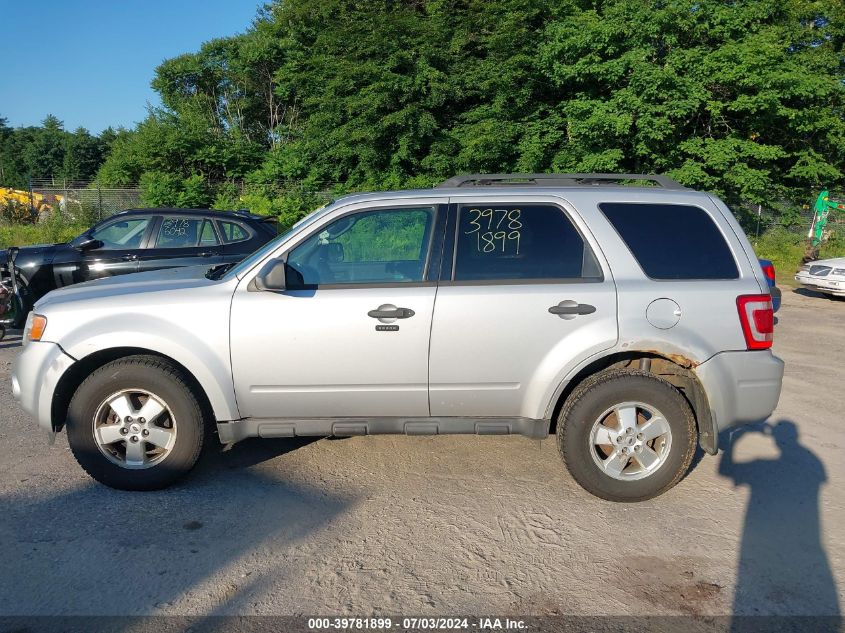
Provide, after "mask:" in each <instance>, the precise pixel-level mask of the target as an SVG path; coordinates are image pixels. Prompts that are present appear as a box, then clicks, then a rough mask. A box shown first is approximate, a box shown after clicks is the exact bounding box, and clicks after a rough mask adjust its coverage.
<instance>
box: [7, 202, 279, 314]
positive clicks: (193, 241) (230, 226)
mask: <svg viewBox="0 0 845 633" xmlns="http://www.w3.org/2000/svg"><path fill="white" fill-rule="evenodd" d="M276 235H277V229H276V223H275V218H268V217H263V216H259V215H253V214H251V213H248V212H246V211H210V210H208V209H129V210H127V211H122V212H121V213H117V214H115V215H113V216H111V217H109V218H107V219H105V220H103V221H102V222H99V223H98V224H96V225H95V226H93V227H91V228H90V229H89V230H87V231H85V232H84V233H83V234H82V235H80V236H79V237H77V238H75V239H73V240H71V241H70V242H67V243H65V244H42V245H36V246H23V247H20V249H19V252H18V255H17V260H16V261H15V266H14V268H15V274H16V276H17V280H18V283H19V284H20V286H21V294H22V297H23V298H24V303H25V308H26V309H24V310H23V311H22V313H21V315H20V322H19V323H18V325H21V324H22V321H23V319H24V318H25V317H26V311H27V310H28V308H29V307H30V306H31V305H32V304H33V303H34V302H35V301H37V300H38V299H40V298H41V297H42V296H44V295H45V294H47V293H48V292H49V291H51V290H54V289H56V288H62V287H64V286H69V285H71V284H76V283H80V282H83V281H91V280H93V279H100V278H102V277H112V276H114V275H123V274H127V273H135V272H142V271H150V270H157V269H161V268H175V267H180V266H197V265H207V266H213V265H215V264H226V263H234V262H238V261H240V260H241V259H243V258H244V257H246V256H247V255H248V254H249V253H251V252H253V251H254V250H256V249H257V248H259V247H261V246H262V245H263V244H265V243H266V242H268V241H270V240H271V239H273V238H274V237H276ZM6 259H7V258H6V252H5V251H2V250H0V274H2V277H3V278H8V277H10V274H9V271H8V266H7V265H6V264H5V263H6Z"/></svg>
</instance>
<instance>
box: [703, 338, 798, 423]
mask: <svg viewBox="0 0 845 633" xmlns="http://www.w3.org/2000/svg"><path fill="white" fill-rule="evenodd" d="M696 373H697V374H698V378H699V380H700V381H701V384H702V385H703V387H704V390H705V392H706V393H707V399H708V401H709V403H710V413H711V415H712V418H713V423H714V425H715V427H716V432H717V433H718V432H720V431H723V430H725V429H726V428H728V427H731V426H734V425H736V424H744V423H748V422H758V421H760V420H765V419H766V418H768V417H769V416H770V415H771V414H772V412H773V411H774V410H775V407H776V406H777V404H778V399H779V398H780V389H781V383H782V382H783V361H782V360H781V359H780V358H778V357H777V356H775V355H774V354H772V352H771V351H770V350H759V351H747V352H722V353H720V354H716V355H715V356H713V357H712V358H710V359H709V360H707V361H705V362H703V363H702V364H701V365H699V366H698V368H696Z"/></svg>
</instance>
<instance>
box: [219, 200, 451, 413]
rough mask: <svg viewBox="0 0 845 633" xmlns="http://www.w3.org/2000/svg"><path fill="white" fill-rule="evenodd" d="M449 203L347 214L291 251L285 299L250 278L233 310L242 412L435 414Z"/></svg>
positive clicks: (365, 208)
mask: <svg viewBox="0 0 845 633" xmlns="http://www.w3.org/2000/svg"><path fill="white" fill-rule="evenodd" d="M442 203H445V199H416V200H401V201H399V202H397V201H393V202H385V203H380V204H376V203H371V204H363V205H361V204H359V205H353V206H351V207H348V208H344V209H343V210H342V211H338V212H336V213H333V214H332V218H330V219H327V220H326V222H325V223H323V224H322V225H321V226H320V227H319V228H316V229H314V230H312V231H310V232H309V234H308V235H307V236H304V237H303V239H302V240H299V241H298V243H297V244H296V245H295V246H293V247H292V248H290V249H289V250H287V252H286V253H285V256H286V257H287V263H288V270H289V274H288V288H287V289H286V290H285V291H284V292H269V291H263V292H262V291H255V288H254V287H253V288H252V290H250V289H249V288H248V283H247V282H248V279H245V280H243V281H242V282H241V284H240V285H239V286H238V289H237V291H236V292H235V296H234V297H233V301H232V312H231V314H232V317H231V354H232V372H233V375H234V378H235V390H236V395H237V399H238V407H239V409H240V412H241V415H243V416H244V417H253V418H348V417H355V416H363V417H367V418H372V417H384V416H387V417H390V416H408V417H414V416H428V414H429V407H428V344H429V333H430V329H431V316H432V310H433V307H434V297H435V292H436V282H435V281H433V280H432V275H434V276H435V278H436V274H437V271H436V270H435V268H434V267H433V266H432V265H431V263H432V261H437V262H439V257H438V256H434V257H432V255H431V252H432V249H435V250H436V249H438V248H440V247H441V246H442V244H441V240H440V239H438V234H439V235H442V231H443V228H444V225H443V219H444V214H445V207H444V206H442ZM338 213H340V214H342V215H340V216H339V217H338Z"/></svg>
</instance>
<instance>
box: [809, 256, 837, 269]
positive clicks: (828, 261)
mask: <svg viewBox="0 0 845 633" xmlns="http://www.w3.org/2000/svg"><path fill="white" fill-rule="evenodd" d="M807 265H809V266H831V267H832V268H845V257H832V258H831V259H820V260H818V261H815V262H807Z"/></svg>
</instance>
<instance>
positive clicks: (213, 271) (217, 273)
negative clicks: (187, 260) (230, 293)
mask: <svg viewBox="0 0 845 633" xmlns="http://www.w3.org/2000/svg"><path fill="white" fill-rule="evenodd" d="M234 265H235V262H229V263H228V264H215V265H214V266H212V267H211V268H209V269H208V270H207V271H205V276H206V277H207V278H208V279H220V277H222V276H223V274H224V273H225V272H226V271H227V270H229V269H230V268H231V267H232V266H234Z"/></svg>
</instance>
